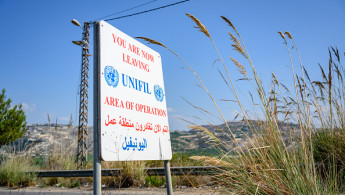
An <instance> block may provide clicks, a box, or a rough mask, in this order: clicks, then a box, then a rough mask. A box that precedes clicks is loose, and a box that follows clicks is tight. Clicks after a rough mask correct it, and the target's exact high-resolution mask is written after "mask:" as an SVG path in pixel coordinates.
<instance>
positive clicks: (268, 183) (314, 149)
mask: <svg viewBox="0 0 345 195" xmlns="http://www.w3.org/2000/svg"><path fill="white" fill-rule="evenodd" d="M187 17H189V18H190V19H191V20H192V21H193V22H194V23H195V25H196V26H195V27H196V28H197V29H198V30H199V31H200V32H201V33H202V34H203V35H204V36H206V37H207V38H208V39H209V40H210V46H211V47H214V49H215V52H216V53H217V55H218V60H217V61H218V62H220V63H219V64H220V67H219V69H218V70H219V74H220V76H219V79H214V80H216V81H218V82H222V83H223V85H224V89H226V90H224V91H230V92H231V93H230V94H229V96H231V101H229V102H230V103H232V104H234V107H236V108H238V112H237V113H238V115H237V116H236V118H238V119H241V120H243V121H245V122H246V123H247V125H248V127H249V131H250V132H251V134H252V135H255V136H253V137H250V139H249V140H250V141H249V143H248V144H247V145H241V144H240V143H239V142H238V139H237V137H236V136H235V135H234V133H233V130H232V129H231V128H230V126H228V125H227V119H226V118H225V117H224V114H223V111H222V110H223V109H222V108H221V107H220V106H219V105H220V104H219V102H218V101H217V100H216V99H215V98H214V96H213V95H212V94H211V93H210V92H209V90H208V88H207V84H206V83H204V82H203V81H202V79H201V78H200V77H199V75H198V74H197V72H195V71H194V69H193V68H192V66H191V65H190V64H188V63H187V62H186V61H185V60H183V59H182V58H181V57H180V56H179V55H178V54H176V53H175V52H174V51H173V50H171V49H169V48H168V47H167V46H165V45H164V44H162V43H160V42H158V41H155V40H152V39H149V38H144V37H138V38H140V39H143V40H145V41H147V42H148V43H150V44H155V45H159V46H162V47H164V48H166V49H167V50H169V51H171V52H172V53H173V54H174V55H176V56H177V57H178V58H179V59H181V61H182V63H184V64H185V66H186V67H187V68H188V69H189V70H190V71H191V73H192V74H193V75H194V76H195V77H196V79H197V80H198V81H199V86H200V87H201V88H202V89H204V91H205V95H206V96H207V97H209V100H210V103H211V104H212V105H213V106H214V107H215V109H216V110H217V113H211V112H209V111H206V110H204V109H202V106H199V105H193V104H192V103H191V102H188V103H189V104H191V105H192V106H193V107H194V108H195V109H197V110H199V111H200V112H202V113H203V114H204V115H206V116H208V117H209V118H216V119H220V121H221V122H222V123H224V124H225V126H226V127H225V128H218V126H217V125H216V124H212V122H210V121H208V120H205V121H206V122H207V123H208V124H209V125H211V126H213V127H214V128H215V129H216V130H217V131H218V132H222V133H223V135H226V139H224V138H223V137H222V138H220V137H217V135H215V134H214V133H213V132H212V131H210V130H209V129H207V128H205V127H203V126H198V125H194V126H191V128H192V129H194V130H197V131H199V132H200V133H202V134H203V135H205V136H207V139H208V141H209V143H210V144H212V147H209V151H207V152H205V154H207V155H199V154H198V155H197V156H195V155H194V156H191V155H190V154H182V153H176V154H174V155H173V159H172V161H171V166H203V165H212V166H221V167H223V168H222V169H220V171H221V173H220V174H218V175H216V176H208V177H195V176H190V175H185V176H178V177H177V176H174V177H173V186H193V187H198V186H204V185H212V186H217V187H221V188H220V189H221V190H223V191H224V192H227V193H235V194H338V193H344V190H345V183H344V182H345V174H344V169H345V82H344V79H345V78H344V77H345V69H344V68H343V66H342V63H341V62H342V58H343V56H342V54H341V53H340V52H339V51H338V49H337V48H334V47H330V48H329V62H328V64H326V65H319V67H318V68H319V69H320V75H321V76H320V78H319V79H317V80H313V79H312V78H310V77H309V74H308V70H307V68H306V67H305V66H304V65H303V63H302V60H301V56H300V53H299V51H298V47H297V44H296V42H295V40H294V38H293V36H292V35H291V33H289V32H284V33H283V32H278V34H277V36H280V37H281V38H282V40H283V44H284V45H283V46H284V47H286V51H287V55H288V56H289V58H288V59H286V60H287V61H290V65H291V77H292V81H293V83H292V84H291V83H290V84H289V85H285V84H284V83H282V82H280V81H279V78H277V77H276V75H275V74H274V73H272V78H271V81H272V82H271V86H270V88H269V89H267V88H265V87H264V86H263V84H262V83H263V81H262V80H261V78H260V77H259V73H258V72H257V70H256V67H255V65H254V63H253V61H252V59H251V58H250V55H249V52H248V50H247V47H246V46H245V44H244V41H243V40H242V37H241V35H240V33H239V32H238V30H237V29H236V28H235V26H234V25H233V24H232V23H231V21H230V20H229V19H227V18H226V17H223V16H222V17H221V19H222V20H223V21H224V24H225V26H226V27H227V28H225V33H228V36H229V46H230V47H231V48H232V49H233V50H234V51H235V52H237V53H239V54H240V56H241V58H242V59H234V58H229V59H225V58H224V57H223V56H222V55H221V52H220V51H219V50H218V48H217V46H216V43H215V42H214V40H213V37H212V35H211V34H210V33H209V31H208V29H207V28H206V27H205V25H204V24H202V23H201V21H199V20H198V19H197V18H196V17H195V16H193V15H189V14H187ZM226 31H228V32H226ZM226 41H227V40H226ZM294 56H296V57H294ZM219 64H217V65H219ZM234 69H237V70H238V71H239V72H240V75H241V77H240V78H234V77H233V76H231V75H232V72H233V70H234ZM297 72H298V73H299V74H298V73H297ZM237 79H240V80H241V81H242V83H241V84H242V85H244V83H245V82H246V83H247V84H248V86H249V87H250V88H251V91H249V93H248V96H250V98H251V99H252V103H253V106H254V107H257V108H258V109H256V112H257V113H256V114H254V113H252V112H250V111H248V109H247V108H246V105H247V104H244V103H243V102H242V101H241V98H240V96H239V95H238V94H239V93H238V91H239V89H238V87H237V85H236V83H235V80H237ZM290 85H292V86H293V87H292V88H290V89H289V88H288V87H286V86H290ZM254 102H255V103H254ZM258 112H259V114H258ZM258 116H260V117H258ZM281 121H283V122H289V123H293V124H297V125H294V126H291V128H290V129H288V130H286V129H285V130H282V128H281V126H280V125H279V123H280V122H281ZM243 134H244V135H246V133H245V132H243ZM286 134H288V135H289V136H287V137H286V136H283V135H286ZM172 136H176V135H175V134H173V135H172ZM65 147H67V146H65ZM65 147H64V150H63V151H62V149H60V150H59V149H58V148H59V146H57V147H56V150H55V148H54V152H53V153H52V154H51V155H50V156H49V157H47V158H31V157H28V156H20V155H17V154H16V152H13V153H10V154H9V156H7V157H3V158H2V160H1V164H0V184H1V185H6V186H12V187H13V186H27V185H40V186H52V185H53V186H59V187H80V186H82V185H87V184H89V185H91V184H92V178H44V179H38V178H36V177H35V175H28V174H25V171H33V170H38V169H44V170H56V169H60V170H61V169H62V170H71V169H75V168H76V164H75V154H74V152H75V151H73V150H70V149H68V148H67V149H65ZM61 148H63V147H62V146H61ZM214 150H217V153H216V155H212V156H211V155H209V154H210V153H211V154H212V153H213V152H212V151H214ZM191 154H195V153H191ZM89 156H92V155H89ZM90 162H92V159H90ZM162 166H163V162H160V161H133V162H102V168H105V169H109V168H122V169H123V173H124V174H123V175H121V176H118V177H103V178H102V184H105V185H106V186H107V187H131V186H147V187H152V186H157V187H161V186H164V185H165V178H164V177H160V176H147V175H146V173H145V172H144V168H145V167H162ZM87 168H89V169H91V168H92V163H89V164H88V166H87ZM218 189H219V188H218Z"/></svg>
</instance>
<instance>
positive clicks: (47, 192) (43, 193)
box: [0, 187, 222, 195]
mask: <svg viewBox="0 0 345 195" xmlns="http://www.w3.org/2000/svg"><path fill="white" fill-rule="evenodd" d="M92 194H93V192H92V188H85V189H76V188H55V187H51V188H48V187H47V188H36V187H27V188H20V189H16V190H13V189H12V190H11V189H9V188H4V187H0V195H92ZM102 194H104V195H115V194H116V195H127V194H130V195H134V194H137V195H138V194H143V195H145V194H153V195H161V194H166V189H165V188H121V189H103V190H102ZM174 194H175V195H182V194H183V195H184V194H188V195H207V194H222V193H221V192H217V191H214V189H213V190H212V189H205V188H178V189H174Z"/></svg>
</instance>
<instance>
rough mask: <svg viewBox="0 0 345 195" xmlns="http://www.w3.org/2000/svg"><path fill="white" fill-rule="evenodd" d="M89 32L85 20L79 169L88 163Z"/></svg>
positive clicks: (82, 44)
mask: <svg viewBox="0 0 345 195" xmlns="http://www.w3.org/2000/svg"><path fill="white" fill-rule="evenodd" d="M89 33H90V24H89V23H87V22H85V23H84V28H83V40H82V41H81V46H82V64H81V80H80V93H79V96H80V103H79V127H78V151H77V169H84V168H85V166H86V164H87V135H88V133H87V124H88V100H89V94H88V90H89V84H88V81H89V57H90V56H91V55H90V54H89Z"/></svg>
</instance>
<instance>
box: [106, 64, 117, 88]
mask: <svg viewBox="0 0 345 195" xmlns="http://www.w3.org/2000/svg"><path fill="white" fill-rule="evenodd" d="M104 78H105V81H107V83H108V85H109V86H111V87H116V86H117V85H118V84H119V73H118V72H117V70H116V69H115V68H113V67H112V66H106V67H105V68H104Z"/></svg>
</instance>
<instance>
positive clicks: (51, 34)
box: [0, 0, 345, 130]
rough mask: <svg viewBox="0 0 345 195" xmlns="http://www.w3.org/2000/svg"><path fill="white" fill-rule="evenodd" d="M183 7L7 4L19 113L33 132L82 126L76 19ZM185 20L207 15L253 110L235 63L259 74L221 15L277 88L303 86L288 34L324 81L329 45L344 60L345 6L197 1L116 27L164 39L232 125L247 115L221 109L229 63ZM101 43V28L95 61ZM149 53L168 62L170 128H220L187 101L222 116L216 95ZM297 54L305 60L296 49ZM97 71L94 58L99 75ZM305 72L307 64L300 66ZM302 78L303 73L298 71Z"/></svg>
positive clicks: (335, 1)
mask: <svg viewBox="0 0 345 195" xmlns="http://www.w3.org/2000/svg"><path fill="white" fill-rule="evenodd" d="M177 1H178V0H165V1H163V0H157V1H152V2H151V1H150V0H132V1H125V0H117V1H113V0H103V1H89V0H74V1H67V0H60V1H45V0H32V1H25V0H13V1H10V0H0V18H1V19H2V25H1V31H0V88H1V89H2V88H5V89H6V95H7V97H9V98H11V99H12V103H13V105H14V104H22V106H23V109H24V111H25V112H26V115H27V122H28V124H36V123H47V122H48V118H47V114H49V116H50V119H51V121H52V122H55V121H56V120H57V121H58V123H68V121H69V120H70V117H72V119H73V120H74V122H73V123H74V125H78V120H77V118H76V116H78V109H79V107H78V106H79V103H78V100H79V97H78V91H79V88H78V86H79V83H80V67H81V48H80V47H78V46H76V45H74V44H72V42H71V41H73V40H80V39H81V36H82V34H81V33H82V32H81V29H80V28H78V27H76V26H74V25H73V24H72V23H71V22H70V21H71V20H72V19H77V20H78V21H79V22H80V23H83V22H86V21H92V20H96V19H98V18H101V17H103V16H107V15H110V14H113V13H117V12H121V11H123V10H126V9H129V8H133V7H136V6H138V5H141V4H144V3H148V2H150V3H149V4H147V5H145V6H141V7H139V8H135V9H132V10H130V11H126V12H122V13H120V14H116V15H113V16H111V17H108V18H112V17H119V16H122V15H127V14H132V13H135V12H140V11H144V10H149V9H152V8H156V7H160V6H164V5H167V4H171V3H175V2H177ZM185 13H189V14H191V15H194V16H195V17H197V18H198V19H199V20H200V21H201V22H202V23H203V24H204V25H205V26H206V28H207V29H208V31H209V32H210V34H211V37H212V39H213V40H214V42H215V44H216V46H217V48H218V49H219V51H220V53H221V55H222V56H223V58H224V60H225V63H226V64H227V67H228V68H229V70H230V74H231V76H232V77H233V78H234V79H233V80H234V81H235V82H234V83H235V86H236V88H237V89H238V91H239V96H240V99H241V100H243V101H244V102H247V103H245V105H246V109H248V110H250V109H252V107H253V106H252V105H250V98H249V95H248V91H250V90H251V89H250V85H248V83H245V81H236V80H237V79H239V78H241V75H240V74H239V73H238V71H237V70H236V67H235V66H234V64H233V63H231V60H230V59H229V57H232V58H235V59H237V60H238V61H239V62H241V63H243V65H244V66H245V67H246V68H247V69H249V66H248V63H246V62H245V61H244V60H243V57H242V56H241V55H239V54H238V53H237V52H236V51H234V50H233V49H232V48H231V44H232V43H231V40H230V38H229V34H228V31H231V29H230V28H229V26H227V24H226V23H225V22H224V21H223V20H222V19H221V18H220V16H225V17H227V18H228V19H230V20H231V22H232V23H233V24H234V25H235V27H236V28H237V30H238V31H239V32H240V34H241V37H242V38H243V40H244V42H245V44H246V48H247V49H248V51H249V54H250V57H251V59H252V61H253V63H254V65H255V67H256V69H257V71H258V73H259V75H260V77H261V78H262V80H263V84H264V86H265V87H267V88H269V86H270V82H271V73H272V72H274V73H275V74H276V76H277V77H278V79H279V80H280V81H281V82H283V83H285V84H286V85H287V86H288V87H292V86H293V85H292V80H291V79H292V74H291V67H290V66H291V64H290V61H289V56H288V53H287V49H286V46H285V45H284V44H283V41H282V39H281V37H280V36H279V35H278V33H277V32H278V31H282V32H285V31H289V32H290V33H291V34H292V36H293V37H294V39H295V41H296V43H297V46H298V49H299V51H300V54H301V59H302V62H303V65H304V66H305V67H306V69H307V70H308V71H309V74H310V76H311V77H312V78H314V79H317V78H320V72H319V69H318V63H320V64H321V65H324V66H325V65H326V64H327V63H328V47H329V46H334V47H338V49H339V51H340V52H341V53H342V54H343V53H344V51H345V36H344V35H345V25H344V18H345V1H343V0H332V1H321V0H306V1H300V0H291V1H273V0H263V1H254V0H242V1H234V0H190V1H188V2H185V3H182V4H179V5H176V6H172V7H168V8H164V9H160V10H157V11H153V12H149V13H145V14H140V15H137V16H132V17H127V18H123V19H118V20H112V21H109V23H110V24H111V25H113V26H115V27H116V28H117V29H119V30H121V31H122V32H124V33H126V34H127V35H129V36H131V37H138V36H144V37H148V38H151V39H155V40H157V41H160V42H162V43H163V44H165V45H166V46H168V47H169V48H170V49H172V50H173V51H174V52H176V53H178V54H179V55H180V56H181V57H182V58H183V59H184V60H186V61H187V62H188V63H189V64H190V66H191V67H192V68H193V69H194V70H195V71H196V72H197V73H198V75H199V76H200V78H201V79H202V81H203V82H204V83H205V85H206V87H207V88H208V89H209V91H210V93H211V94H212V95H213V96H214V98H215V100H216V101H217V103H218V104H219V106H220V108H221V110H222V112H223V114H224V116H225V118H226V120H233V119H234V117H235V116H236V112H238V111H239V108H238V107H237V106H236V105H235V103H233V102H231V101H220V99H228V100H229V99H230V100H231V99H234V97H233V95H232V94H231V92H230V91H229V89H228V88H227V87H226V85H225V84H224V82H223V81H222V79H221V77H220V76H219V73H218V69H220V70H222V65H221V64H220V63H219V62H216V63H214V61H215V60H216V59H218V58H219V56H218V54H217V52H216V50H215V49H214V47H213V45H212V43H211V42H210V40H209V39H208V38H207V37H205V35H204V34H202V33H201V32H199V31H198V30H197V29H195V28H193V26H195V25H194V23H193V22H192V21H191V20H190V18H188V17H187V16H186V15H185ZM105 19H107V18H105ZM92 36H93V33H92V29H91V43H90V45H91V50H90V51H91V54H92ZM141 42H142V41H141ZM142 43H144V42H142ZM145 44H146V43H145ZM148 46H149V47H151V48H152V49H154V50H155V51H157V52H159V53H160V54H161V56H162V66H163V74H164V75H163V76H164V83H165V93H166V101H167V108H168V116H169V125H170V129H171V130H188V127H187V125H189V123H187V122H185V121H184V120H187V121H190V122H193V123H195V124H206V123H207V121H209V122H212V123H216V124H217V123H220V121H217V120H216V119H214V118H212V117H205V116H204V115H203V114H201V113H200V112H198V111H197V110H196V109H194V108H193V107H192V106H190V104H189V103H187V102H186V101H185V100H184V99H186V100H188V101H189V102H191V103H192V104H194V105H196V106H199V107H202V108H203V109H205V110H207V111H209V112H210V113H215V114H216V109H215V108H214V106H212V102H211V101H210V99H209V97H208V96H207V94H206V93H205V91H204V90H202V89H201V88H200V87H198V80H197V79H196V78H195V76H194V75H193V73H192V72H190V71H189V70H187V69H186V66H185V65H184V64H183V63H182V62H181V61H180V60H179V59H178V58H177V57H176V56H174V55H172V54H171V53H170V52H169V51H167V50H166V49H164V48H162V47H158V46H154V45H148ZM290 49H291V45H290ZM292 53H293V54H292V55H293V58H294V62H295V60H296V59H297V58H296V52H295V50H292ZM342 57H344V55H342ZM92 65H93V61H92V56H91V59H90V70H92ZM295 65H298V63H297V61H296V64H295ZM297 73H298V74H299V73H300V71H298V70H297ZM89 83H90V85H89V86H90V88H89V125H90V126H92V123H93V121H92V113H93V110H92V103H93V98H92V94H93V91H92V83H93V76H92V71H90V78H89ZM254 109H255V108H254ZM218 115H219V114H218ZM196 117H201V118H202V120H198V119H196ZM181 119H183V120H181Z"/></svg>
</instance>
